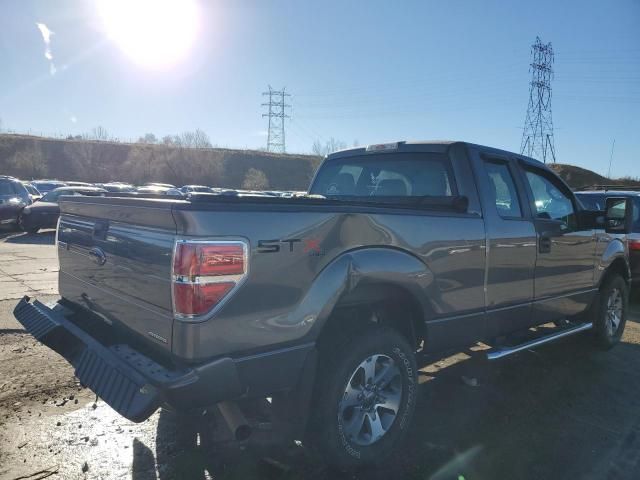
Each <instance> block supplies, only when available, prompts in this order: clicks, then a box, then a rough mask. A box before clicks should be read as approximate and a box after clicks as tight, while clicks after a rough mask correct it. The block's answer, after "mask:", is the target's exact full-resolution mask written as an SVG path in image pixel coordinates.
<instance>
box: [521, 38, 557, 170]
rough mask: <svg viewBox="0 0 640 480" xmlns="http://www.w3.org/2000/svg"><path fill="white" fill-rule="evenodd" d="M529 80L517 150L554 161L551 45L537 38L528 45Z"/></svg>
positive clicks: (543, 159) (545, 160)
mask: <svg viewBox="0 0 640 480" xmlns="http://www.w3.org/2000/svg"><path fill="white" fill-rule="evenodd" d="M531 58H532V61H531V64H530V65H531V69H530V70H529V71H530V72H531V82H530V84H529V85H530V88H529V106H528V107H527V117H526V119H525V122H524V131H523V132H522V143H521V144H520V153H522V154H524V155H527V156H529V157H532V158H537V159H538V160H542V161H543V162H544V163H547V158H550V159H551V160H553V163H556V150H555V146H554V141H553V119H552V115H551V80H552V79H553V67H552V65H553V47H552V46H551V43H546V44H545V43H542V41H541V40H540V37H536V41H535V43H534V44H533V45H531Z"/></svg>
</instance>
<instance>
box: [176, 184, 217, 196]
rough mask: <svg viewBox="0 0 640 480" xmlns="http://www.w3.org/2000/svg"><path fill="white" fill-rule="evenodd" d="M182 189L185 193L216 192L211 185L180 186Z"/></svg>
mask: <svg viewBox="0 0 640 480" xmlns="http://www.w3.org/2000/svg"><path fill="white" fill-rule="evenodd" d="M180 191H181V192H182V193H184V194H187V193H214V192H213V189H212V188H211V187H207V186H206V185H184V186H183V187H180Z"/></svg>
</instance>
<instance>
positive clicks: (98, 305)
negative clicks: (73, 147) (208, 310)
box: [57, 197, 176, 350]
mask: <svg viewBox="0 0 640 480" xmlns="http://www.w3.org/2000/svg"><path fill="white" fill-rule="evenodd" d="M173 203H174V201H171V200H151V199H132V198H91V197H73V198H71V197H68V198H67V199H65V200H63V201H62V202H61V203H60V206H61V216H60V224H59V229H58V245H57V247H58V257H59V260H60V275H59V284H60V285H59V289H60V295H61V296H63V297H64V298H66V299H68V300H71V301H73V302H75V303H78V304H80V305H82V306H84V307H86V308H88V309H90V310H92V311H93V312H95V313H97V314H98V315H99V316H100V317H101V318H102V319H103V320H105V321H106V322H107V323H120V324H124V325H125V326H127V327H129V328H131V329H133V330H134V331H136V332H138V333H140V334H141V335H142V336H144V337H145V338H147V339H148V340H149V341H151V342H153V343H155V344H157V345H161V346H162V347H164V348H166V349H168V350H170V349H171V332H172V327H173V311H172V304H171V282H170V280H171V278H170V275H171V261H172V254H173V244H174V238H175V234H176V225H175V222H174V219H173V215H172V205H173Z"/></svg>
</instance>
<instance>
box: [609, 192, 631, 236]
mask: <svg viewBox="0 0 640 480" xmlns="http://www.w3.org/2000/svg"><path fill="white" fill-rule="evenodd" d="M605 211H606V214H605V227H604V229H605V232H607V233H622V234H625V233H631V229H632V227H633V199H632V198H630V197H609V198H607V203H606V207H605Z"/></svg>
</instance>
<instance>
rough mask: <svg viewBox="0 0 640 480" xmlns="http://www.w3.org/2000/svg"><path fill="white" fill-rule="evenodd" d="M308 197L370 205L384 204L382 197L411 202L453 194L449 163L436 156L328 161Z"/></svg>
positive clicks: (348, 158)
mask: <svg viewBox="0 0 640 480" xmlns="http://www.w3.org/2000/svg"><path fill="white" fill-rule="evenodd" d="M310 193H311V194H316V195H324V196H325V197H330V198H334V199H340V198H341V197H342V198H345V197H346V198H350V199H353V198H355V199H366V200H374V201H375V200H378V201H384V200H386V198H384V197H393V198H399V199H400V200H402V197H405V198H407V199H411V200H415V199H416V198H425V197H452V196H453V195H455V194H456V193H455V186H454V184H453V175H452V173H451V167H450V164H449V160H448V158H447V157H446V156H445V155H442V154H436V153H433V154H431V153H390V154H384V155H375V156H369V155H361V156H353V157H343V158H337V159H329V160H327V161H326V162H325V164H324V165H323V166H322V168H321V169H320V171H319V172H318V176H317V177H316V179H315V181H314V183H313V186H312V187H311V190H310ZM380 197H382V198H380Z"/></svg>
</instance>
